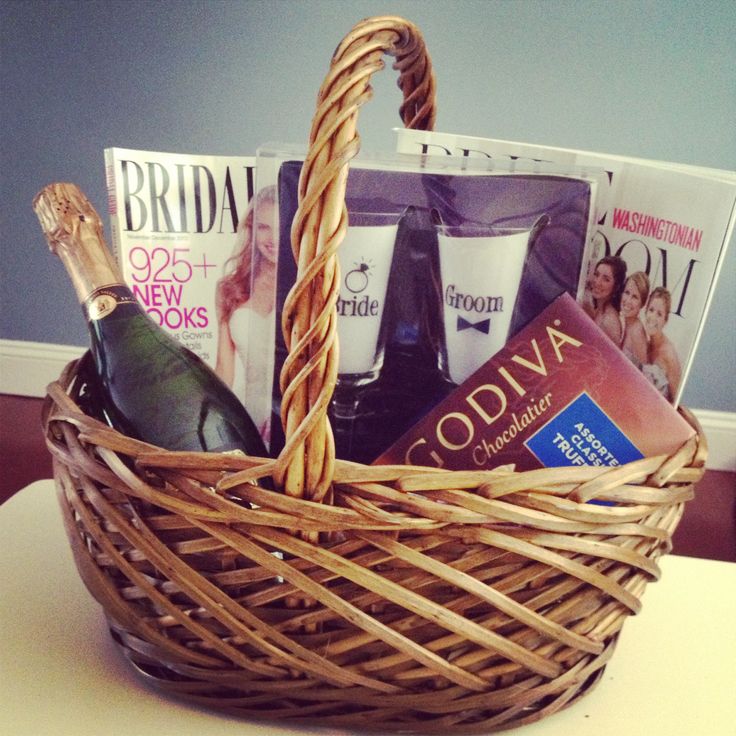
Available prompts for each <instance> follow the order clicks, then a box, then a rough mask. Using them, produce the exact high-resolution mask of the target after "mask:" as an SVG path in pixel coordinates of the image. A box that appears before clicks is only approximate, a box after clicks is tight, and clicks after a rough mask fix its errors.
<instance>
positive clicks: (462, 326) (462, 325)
mask: <svg viewBox="0 0 736 736" xmlns="http://www.w3.org/2000/svg"><path fill="white" fill-rule="evenodd" d="M470 328H472V329H474V330H478V332H483V333H484V334H486V335H487V334H488V332H489V331H490V329H491V320H490V318H489V319H482V320H481V321H480V322H468V320H466V319H465V317H461V316H460V315H458V316H457V331H458V332H460V331H461V330H467V329H470Z"/></svg>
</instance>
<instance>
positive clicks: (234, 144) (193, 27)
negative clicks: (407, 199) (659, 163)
mask: <svg viewBox="0 0 736 736" xmlns="http://www.w3.org/2000/svg"><path fill="white" fill-rule="evenodd" d="M0 8H1V10H0V12H1V14H2V15H1V28H0V30H1V33H2V40H1V46H0V66H1V70H2V90H1V94H2V99H1V100H0V115H1V116H2V119H1V123H2V128H1V129H2V158H1V159H0V177H1V184H2V197H1V199H0V206H1V207H2V220H1V222H0V228H1V229H0V253H1V258H2V263H1V270H0V273H1V274H2V294H1V297H0V298H1V300H2V301H1V304H0V315H1V320H2V323H1V329H0V337H2V338H8V339H14V340H32V341H39V342H53V343H61V344H70V345H83V344H85V343H86V340H87V337H86V333H85V328H84V326H83V324H82V320H81V317H80V313H79V308H78V306H77V304H76V302H75V299H74V296H73V294H72V290H71V289H70V287H69V284H68V281H67V278H66V275H65V274H64V272H63V270H62V268H61V266H60V264H58V263H57V262H56V259H55V258H52V257H51V256H50V255H49V254H48V252H47V251H46V249H45V247H44V243H43V240H42V237H41V234H40V230H39V227H38V222H37V221H36V219H35V216H34V215H33V213H32V211H31V200H32V198H33V196H34V194H35V193H36V192H37V191H38V189H40V188H41V187H42V186H43V185H45V184H47V183H49V182H50V181H54V180H70V181H74V182H76V183H77V184H79V185H80V186H81V187H82V189H84V190H85V191H86V192H87V194H88V195H89V196H90V198H91V199H92V201H93V203H94V204H95V205H96V206H97V207H98V208H99V209H100V211H101V212H105V205H106V195H105V176H104V166H103V157H102V151H103V149H104V148H105V147H107V146H121V147H129V148H141V149H152V150H163V151H181V152H201V153H230V154H249V153H253V152H255V150H256V148H257V147H258V146H259V145H260V144H262V143H264V142H267V141H274V140H278V141H286V142H296V143H301V142H303V141H304V140H305V138H306V135H307V133H308V129H309V123H310V120H311V116H312V112H313V109H314V99H315V95H316V91H317V89H318V87H319V85H320V83H321V81H322V78H323V75H324V73H325V72H326V70H327V68H328V64H329V59H330V55H331V53H332V50H333V49H334V47H335V46H336V44H337V43H338V41H339V40H340V39H341V38H342V36H343V35H344V33H345V32H346V31H347V30H349V28H350V27H351V26H352V25H353V23H355V22H356V21H358V20H360V19H361V18H363V17H366V16H368V15H375V14H379V13H387V12H388V13H394V14H399V15H403V16H405V17H407V18H409V19H411V20H413V21H414V22H415V23H416V24H417V25H418V26H419V27H420V28H421V30H422V32H423V34H424V36H425V39H426V41H427V45H428V48H429V51H430V54H431V56H432V59H433V62H434V64H435V67H436V71H437V80H438V104H439V115H438V121H437V129H438V130H443V131H448V132H461V133H468V134H473V135H481V136H492V137H498V138H511V139H518V140H527V141H530V142H537V143H546V144H550V145H558V146H566V147H573V148H588V149H594V150H600V151H609V152H615V153H622V154H630V155H635V156H643V157H646V158H657V159H666V160H671V161H679V162H682V163H689V164H697V165H702V166H712V167H718V168H724V169H731V170H733V169H736V123H735V121H736V41H735V40H734V29H735V28H736V3H734V2H728V0H715V1H711V2H704V1H703V0H698V2H695V1H694V0H693V1H690V2H680V1H677V0H660V1H659V2H642V1H640V0H636V1H633V0H630V1H627V0H615V1H613V2H611V1H610V0H603V1H600V0H590V1H588V0H574V1H567V2H563V1H561V0H547V1H546V2H538V1H532V0H505V1H496V0H485V1H483V0H478V1H476V0H455V1H454V2H453V1H452V0H436V1H434V0H427V1H415V0H395V1H394V2H374V1H369V0H365V1H363V2H361V1H359V0H345V1H338V0H311V1H309V0H307V1H305V2H296V1H295V0H294V1H292V0H280V1H279V0H272V1H269V2H262V1H260V0H209V1H204V0H176V1H173V0H172V1H170V2H164V1H163V0H161V1H159V2H156V1H151V2H139V1H138V0H108V1H102V2H101V1H98V0H89V1H86V2H77V1H71V0H62V1H60V2H47V1H45V0H3V2H2V3H1V4H0ZM374 87H375V88H376V99H375V100H374V101H373V103H371V104H370V105H369V106H368V107H367V108H365V110H364V112H363V113H362V115H361V121H360V126H359V127H360V131H361V134H362V137H363V147H364V150H366V151H374V152H378V151H388V150H391V149H392V147H393V143H394V141H393V136H392V134H391V133H390V128H391V126H394V125H397V124H399V121H398V117H397V109H398V103H399V100H400V96H399V92H398V90H397V89H396V88H395V75H394V72H390V71H387V72H384V73H383V74H382V75H378V76H377V77H376V78H375V83H374ZM734 264H736V245H734V244H732V246H731V248H730V251H729V254H728V256H727V259H726V263H725V265H724V269H723V272H722V275H721V279H720V282H719V286H718V288H717V290H716V294H715V297H714V299H713V304H712V308H711V311H710V315H709V318H708V322H707V324H706V329H705V333H704V335H703V338H702V340H701V343H700V348H699V352H698V355H697V357H696V361H695V364H694V366H693V371H692V374H691V376H690V379H689V383H688V387H687V388H686V391H685V396H684V403H686V404H687V405H688V406H691V407H693V408H703V409H722V410H727V411H735V410H736V389H735V388H734V380H733V375H734V366H736V337H735V336H734V314H736V267H735V265H734Z"/></svg>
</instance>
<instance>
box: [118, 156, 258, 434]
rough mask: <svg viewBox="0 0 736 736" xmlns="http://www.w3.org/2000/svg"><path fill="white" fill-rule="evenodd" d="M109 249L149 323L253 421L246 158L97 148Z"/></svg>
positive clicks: (251, 170)
mask: <svg viewBox="0 0 736 736" xmlns="http://www.w3.org/2000/svg"><path fill="white" fill-rule="evenodd" d="M105 164H106V171H107V188H108V200H109V214H110V225H111V240H112V248H113V251H114V253H115V256H116V258H117V260H118V262H119V264H120V266H121V270H122V273H123V277H124V279H125V281H126V283H127V284H128V285H129V286H130V287H131V288H132V290H133V293H134V294H135V296H136V297H137V299H138V301H139V302H140V303H141V304H142V305H143V307H144V308H145V309H146V311H147V312H148V314H149V315H150V316H151V318H152V319H153V320H154V321H155V322H156V323H157V324H158V325H160V326H161V327H163V328H164V329H165V330H166V331H168V332H169V333H170V334H171V335H172V336H173V337H174V338H175V339H177V340H178V341H180V342H181V343H182V344H183V345H184V346H185V347H187V348H189V349H190V350H191V351H192V352H194V353H195V354H197V355H198V356H199V357H200V358H202V359H203V360H204V362H205V363H207V364H208V365H209V366H210V367H212V368H214V369H215V371H216V373H217V374H218V375H219V376H220V378H222V379H223V381H224V382H225V383H226V384H227V385H228V386H230V388H231V389H232V390H233V392H234V393H235V394H236V395H237V396H238V398H239V399H240V400H241V401H242V402H243V403H244V405H245V406H246V409H248V410H249V413H251V417H252V418H253V420H254V421H255V422H256V424H257V425H259V427H260V428H262V429H263V427H262V426H261V425H263V422H265V421H266V419H267V418H266V417H260V416H258V415H256V414H254V413H253V412H252V411H251V409H250V407H249V404H250V403H251V402H250V397H249V396H247V395H246V384H247V377H246V375H245V367H244V361H243V360H242V359H241V356H242V354H244V352H245V350H246V346H247V343H248V339H249V337H248V335H249V330H250V328H251V326H250V319H249V317H250V310H248V309H243V308H242V307H243V305H244V304H245V303H246V302H249V303H250V304H252V302H253V299H252V298H250V297H252V295H251V294H250V284H251V279H252V268H251V263H250V261H251V241H252V238H251V234H252V232H253V229H254V214H253V212H252V210H253V207H252V203H253V201H254V200H253V194H254V182H255V164H256V159H255V157H254V156H208V155H194V154H180V153H163V152H154V151H139V150H129V149H123V148H108V149H106V150H105Z"/></svg>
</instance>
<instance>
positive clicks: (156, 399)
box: [33, 183, 267, 457]
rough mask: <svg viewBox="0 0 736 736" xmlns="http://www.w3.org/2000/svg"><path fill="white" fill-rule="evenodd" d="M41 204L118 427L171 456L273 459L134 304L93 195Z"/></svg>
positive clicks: (236, 407) (200, 368)
mask: <svg viewBox="0 0 736 736" xmlns="http://www.w3.org/2000/svg"><path fill="white" fill-rule="evenodd" d="M33 208H34V210H35V212H36V214H37V215H38V219H39V220H40V222H41V228H42V229H43V231H44V233H45V235H46V239H47V240H48V243H49V247H50V249H51V251H52V252H53V253H55V254H56V255H57V256H59V258H60V259H61V261H62V263H63V264H64V266H65V268H66V270H67V272H68V273H69V276H70V278H71V280H72V283H73V285H74V288H75V290H76V292H77V297H78V298H79V301H80V302H81V304H82V308H83V311H84V314H85V317H86V319H87V326H88V327H89V332H90V337H91V354H92V357H93V359H94V365H95V368H96V373H97V377H98V379H99V380H98V381H97V383H98V390H99V393H100V394H101V397H100V398H101V401H102V403H103V407H102V409H103V411H104V414H105V415H106V416H107V418H108V419H109V422H110V424H111V425H112V426H113V427H114V428H115V429H117V430H119V431H120V432H122V433H123V434H126V435H128V436H129V437H134V438H137V439H140V440H143V441H145V442H150V443H152V444H155V445H157V446H159V447H163V448H166V449H168V450H194V451H200V450H202V451H208V452H224V451H230V450H242V451H243V452H245V453H246V454H248V455H252V456H256V457H267V452H266V448H265V446H264V444H263V441H262V439H261V436H260V434H259V433H258V430H257V428H256V426H255V425H254V423H253V421H252V420H251V418H250V416H249V415H248V413H247V412H246V410H245V408H244V407H243V405H242V404H241V403H240V401H238V399H237V397H236V396H235V395H234V394H233V393H232V391H230V389H229V388H228V387H227V386H226V385H225V384H224V383H223V382H222V381H221V380H220V379H219V378H218V377H217V375H216V374H215V373H214V372H213V371H212V370H211V369H210V368H209V367H208V366H207V365H206V364H205V363H204V362H203V361H202V360H201V359H200V358H199V357H198V356H197V355H195V354H194V353H193V352H191V351H190V350H188V349H187V348H185V347H183V346H182V345H180V344H179V343H178V342H177V341H176V340H175V339H174V338H173V337H172V336H171V335H169V334H167V333H166V332H165V331H164V330H162V329H161V328H160V327H159V326H158V325H157V324H156V323H155V322H154V321H153V320H152V319H151V318H150V317H149V316H148V315H147V314H146V312H145V311H144V310H143V308H142V307H141V306H140V304H139V303H138V302H137V301H136V299H135V296H134V295H133V293H132V291H131V290H130V289H129V288H128V287H127V286H126V285H125V283H124V282H123V279H122V276H121V274H120V271H119V269H118V266H117V263H116V262H115V260H114V258H113V257H112V255H111V254H110V252H109V251H108V249H107V246H106V245H105V241H104V235H103V227H102V221H101V220H100V217H99V216H98V214H97V212H96V211H95V209H94V208H93V207H92V205H91V204H90V202H89V201H88V200H87V198H86V197H85V195H84V194H83V193H82V192H81V191H80V190H79V189H78V188H77V187H76V186H75V185H74V184H59V183H57V184H50V185H49V186H47V187H45V188H44V189H43V190H42V191H41V192H39V194H38V195H37V196H36V198H35V199H34V201H33Z"/></svg>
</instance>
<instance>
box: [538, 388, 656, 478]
mask: <svg viewBox="0 0 736 736" xmlns="http://www.w3.org/2000/svg"><path fill="white" fill-rule="evenodd" d="M525 444H526V446H527V448H528V449H529V450H530V451H531V452H532V453H534V455H535V456H536V457H537V459H538V460H539V462H540V463H542V465H544V466H545V467H548V468H554V467H562V466H567V465H593V466H599V467H615V466H617V465H623V464H625V463H629V462H632V461H633V460H639V459H640V458H642V457H644V456H643V455H642V453H641V452H640V451H639V450H638V448H637V447H636V446H635V445H634V444H633V443H632V442H631V441H630V440H629V438H628V437H627V436H626V435H625V434H624V433H623V432H622V431H621V430H620V429H619V428H618V427H617V426H616V425H615V424H614V423H613V422H612V421H611V420H610V419H609V418H608V416H607V415H606V413H605V412H604V411H603V410H602V409H601V408H600V407H599V406H598V404H596V403H595V401H593V399H591V398H590V396H588V394H586V393H582V394H580V396H578V397H577V398H576V399H574V400H573V401H572V402H571V403H570V404H568V405H567V406H566V407H565V408H564V409H563V410H562V411H561V412H560V413H559V414H557V415H556V416H555V417H553V418H552V419H550V421H549V422H547V424H545V425H544V426H543V427H542V428H541V429H540V430H539V431H538V432H536V433H535V434H534V435H532V436H531V437H530V438H529V439H528V440H527V441H526V443H525Z"/></svg>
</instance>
